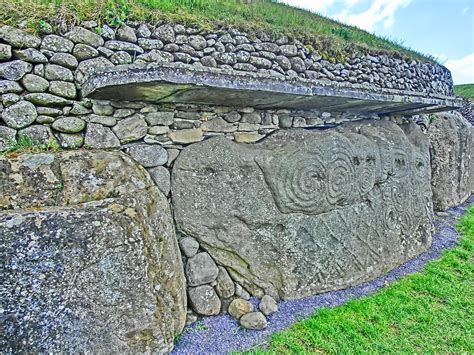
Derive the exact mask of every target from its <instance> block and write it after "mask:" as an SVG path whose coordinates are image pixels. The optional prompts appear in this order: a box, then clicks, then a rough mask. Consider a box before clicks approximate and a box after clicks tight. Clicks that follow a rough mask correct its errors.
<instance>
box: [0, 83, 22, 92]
mask: <svg viewBox="0 0 474 355" xmlns="http://www.w3.org/2000/svg"><path fill="white" fill-rule="evenodd" d="M22 92H23V88H22V87H21V85H20V84H18V82H17V81H13V80H0V95H3V94H8V93H15V94H20V93H22Z"/></svg>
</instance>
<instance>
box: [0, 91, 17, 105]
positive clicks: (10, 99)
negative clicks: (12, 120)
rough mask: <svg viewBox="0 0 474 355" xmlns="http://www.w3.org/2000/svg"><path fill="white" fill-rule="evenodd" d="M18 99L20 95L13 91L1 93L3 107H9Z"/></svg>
mask: <svg viewBox="0 0 474 355" xmlns="http://www.w3.org/2000/svg"><path fill="white" fill-rule="evenodd" d="M20 100H21V96H20V95H17V94H14V93H9V94H4V95H2V104H3V106H5V107H9V106H11V105H13V104H15V103H17V102H18V101H20Z"/></svg>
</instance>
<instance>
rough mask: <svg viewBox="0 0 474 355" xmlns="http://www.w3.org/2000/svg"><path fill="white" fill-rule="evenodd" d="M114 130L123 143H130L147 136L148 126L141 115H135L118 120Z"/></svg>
mask: <svg viewBox="0 0 474 355" xmlns="http://www.w3.org/2000/svg"><path fill="white" fill-rule="evenodd" d="M112 130H113V131H114V133H115V135H116V136H117V137H118V139H119V140H120V142H121V143H128V142H132V141H136V140H138V139H140V138H143V137H145V135H146V134H147V131H148V126H147V124H146V122H145V120H144V119H143V118H142V116H141V115H133V116H131V117H127V118H125V119H123V120H121V121H120V122H118V123H117V125H116V126H115V127H114V128H113V129H112Z"/></svg>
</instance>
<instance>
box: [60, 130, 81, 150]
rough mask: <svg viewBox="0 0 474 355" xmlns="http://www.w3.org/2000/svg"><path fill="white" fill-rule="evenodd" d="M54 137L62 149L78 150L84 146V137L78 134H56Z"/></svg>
mask: <svg viewBox="0 0 474 355" xmlns="http://www.w3.org/2000/svg"><path fill="white" fill-rule="evenodd" d="M56 137H57V138H58V141H59V145H60V146H61V148H64V149H78V148H80V147H82V145H83V144H84V136H83V135H82V134H80V133H57V134H56Z"/></svg>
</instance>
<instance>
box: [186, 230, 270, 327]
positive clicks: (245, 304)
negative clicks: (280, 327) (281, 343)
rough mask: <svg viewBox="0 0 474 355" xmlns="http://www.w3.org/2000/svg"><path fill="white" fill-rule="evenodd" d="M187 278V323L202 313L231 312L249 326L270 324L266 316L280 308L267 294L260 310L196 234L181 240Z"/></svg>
mask: <svg viewBox="0 0 474 355" xmlns="http://www.w3.org/2000/svg"><path fill="white" fill-rule="evenodd" d="M179 246H180V248H181V252H182V256H183V263H184V265H185V274H186V279H187V286H188V289H187V292H188V303H189V307H190V309H188V313H187V324H192V323H193V322H195V321H196V320H197V319H198V316H212V315H217V314H220V313H229V314H230V315H231V316H233V317H234V318H235V319H237V320H239V321H240V324H241V325H242V327H244V328H247V329H256V330H257V329H264V328H266V327H267V324H268V323H267V319H266V316H269V315H271V314H272V313H275V312H276V311H278V305H277V303H276V301H275V299H274V298H272V297H271V296H269V295H264V296H263V297H262V299H261V301H260V304H259V311H256V310H255V309H254V306H253V304H252V303H251V302H250V301H249V300H250V294H249V293H248V292H247V291H246V290H245V288H243V287H242V285H240V284H239V283H237V282H235V281H234V280H233V279H232V277H231V276H230V274H229V272H228V271H227V270H226V268H225V267H223V266H221V265H218V264H217V263H216V262H215V261H214V259H213V258H212V257H211V256H210V255H209V254H208V253H207V252H206V251H205V250H203V249H202V248H201V246H200V245H199V242H198V241H197V240H196V239H194V238H192V237H186V236H184V237H182V238H181V239H180V240H179Z"/></svg>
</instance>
